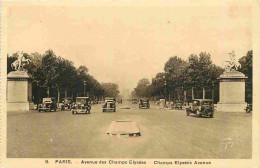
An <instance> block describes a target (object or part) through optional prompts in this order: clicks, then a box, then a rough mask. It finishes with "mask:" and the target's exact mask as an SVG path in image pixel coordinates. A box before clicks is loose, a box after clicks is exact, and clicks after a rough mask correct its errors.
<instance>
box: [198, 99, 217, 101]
mask: <svg viewBox="0 0 260 168" xmlns="http://www.w3.org/2000/svg"><path fill="white" fill-rule="evenodd" d="M194 100H197V101H213V100H211V99H194Z"/></svg>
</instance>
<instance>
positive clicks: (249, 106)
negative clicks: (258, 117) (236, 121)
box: [245, 104, 253, 113]
mask: <svg viewBox="0 0 260 168" xmlns="http://www.w3.org/2000/svg"><path fill="white" fill-rule="evenodd" d="M252 110H253V107H252V104H247V106H246V108H245V111H246V112H247V113H250V112H251V111H252Z"/></svg>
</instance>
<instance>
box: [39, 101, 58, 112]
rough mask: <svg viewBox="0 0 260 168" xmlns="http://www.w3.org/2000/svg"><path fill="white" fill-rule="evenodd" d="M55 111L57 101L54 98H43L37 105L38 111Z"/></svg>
mask: <svg viewBox="0 0 260 168" xmlns="http://www.w3.org/2000/svg"><path fill="white" fill-rule="evenodd" d="M52 110H53V111H56V110H57V101H56V98H55V97H45V98H43V99H42V104H40V105H39V107H38V111H39V112H42V111H45V112H46V111H52Z"/></svg>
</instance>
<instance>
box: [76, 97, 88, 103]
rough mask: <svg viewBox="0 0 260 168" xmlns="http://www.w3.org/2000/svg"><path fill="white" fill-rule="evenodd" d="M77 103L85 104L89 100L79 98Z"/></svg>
mask: <svg viewBox="0 0 260 168" xmlns="http://www.w3.org/2000/svg"><path fill="white" fill-rule="evenodd" d="M76 102H77V103H82V104H84V103H86V102H87V99H86V98H77V100H76Z"/></svg>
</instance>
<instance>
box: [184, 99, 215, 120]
mask: <svg viewBox="0 0 260 168" xmlns="http://www.w3.org/2000/svg"><path fill="white" fill-rule="evenodd" d="M186 113H187V116H189V115H190V113H193V114H195V115H196V116H198V117H202V116H207V117H210V118H213V116H214V104H213V101H212V100H210V99H195V100H192V103H191V104H190V105H189V107H187V109H186Z"/></svg>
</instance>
